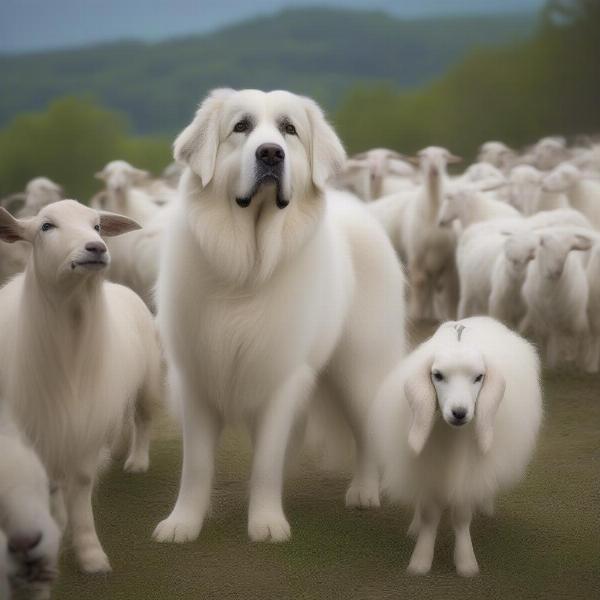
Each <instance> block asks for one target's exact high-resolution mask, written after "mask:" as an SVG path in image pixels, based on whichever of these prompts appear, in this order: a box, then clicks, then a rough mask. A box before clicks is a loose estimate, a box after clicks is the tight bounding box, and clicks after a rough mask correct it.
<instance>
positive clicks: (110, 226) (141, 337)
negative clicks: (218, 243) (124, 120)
mask: <svg viewBox="0 0 600 600" xmlns="http://www.w3.org/2000/svg"><path fill="white" fill-rule="evenodd" d="M45 223H51V224H53V225H54V226H55V227H54V228H51V229H49V230H47V231H43V230H42V225H43V224H45ZM98 225H99V226H100V227H101V232H102V233H101V234H99V233H98V232H97V231H96V230H95V229H94V228H95V226H98ZM135 227H138V226H137V224H136V223H134V222H133V221H131V220H130V219H127V218H125V217H121V216H118V215H112V214H109V213H103V214H102V215H101V216H100V215H99V214H98V213H97V212H96V211H94V210H92V209H90V208H87V207H85V206H83V205H81V204H79V203H77V202H75V201H73V200H65V201H62V202H58V203H54V204H51V205H49V206H47V207H45V208H43V209H42V210H41V211H40V213H39V214H38V215H37V216H36V217H33V218H31V219H29V220H15V219H13V218H12V217H11V216H10V215H9V214H8V213H7V212H6V211H4V209H0V237H3V238H4V239H9V240H11V239H12V240H17V239H23V240H26V241H28V242H29V243H30V244H32V246H33V251H32V254H31V258H30V261H29V263H28V265H27V268H26V270H25V272H24V273H23V274H22V275H19V276H17V277H16V278H15V279H13V280H12V281H11V282H10V283H9V284H7V285H6V287H4V288H3V289H2V290H1V291H0V330H1V331H2V337H1V339H0V385H1V387H2V391H3V393H4V395H5V397H6V400H7V401H8V402H9V403H10V405H11V406H12V407H13V410H14V414H15V419H16V421H17V423H18V425H19V427H20V429H21V430H22V431H23V432H24V434H25V435H26V437H27V438H28V439H29V440H30V441H31V443H32V445H33V446H34V447H35V449H36V450H37V452H38V454H39V456H40V458H41V460H42V462H43V463H44V466H45V467H46V469H47V471H48V474H49V477H50V480H51V481H52V484H53V485H54V486H56V487H57V488H58V490H59V491H58V492H57V506H56V510H57V512H56V513H55V516H56V517H57V519H58V520H59V523H60V524H61V525H65V519H66V518H67V517H68V521H69V524H70V528H71V533H72V539H73V546H74V549H75V553H76V555H77V558H78V560H79V563H80V565H81V567H82V569H83V570H84V571H88V572H98V571H107V570H109V568H110V565H109V562H108V559H107V557H106V555H105V554H104V551H103V550H102V547H101V545H100V542H99V540H98V537H97V535H96V530H95V526H94V518H93V513H92V490H93V486H94V482H95V479H96V474H97V470H98V465H99V462H100V458H101V454H102V451H103V448H104V447H106V446H107V445H108V444H110V443H112V441H113V440H114V438H115V437H118V436H119V432H120V430H121V429H122V428H123V427H127V428H128V427H131V428H132V441H131V446H130V452H129V456H128V459H127V462H126V464H125V468H126V469H127V470H129V471H144V470H146V469H147V468H148V447H149V426H150V417H151V408H152V406H153V404H154V402H155V400H156V397H157V395H158V394H159V386H160V353H159V348H158V341H157V336H156V332H155V328H154V324H153V321H152V317H151V315H150V313H149V311H148V310H147V309H146V307H145V306H144V304H143V302H142V301H141V300H140V299H139V298H138V297H137V296H136V295H135V294H134V293H133V292H132V291H131V290H129V289H127V288H125V287H122V286H119V285H116V284H112V283H105V282H104V281H103V277H102V276H101V274H100V273H101V267H102V265H99V264H90V265H86V264H84V261H86V260H89V259H94V258H96V259H97V258H98V257H96V256H95V255H90V253H89V252H88V251H86V250H85V246H86V245H87V244H88V243H94V244H100V245H103V244H104V242H103V240H102V238H101V235H105V236H111V235H118V234H119V233H123V232H125V231H128V230H131V229H132V228H135ZM63 497H64V500H65V501H66V514H65V512H64V508H65V506H61V505H62V502H61V500H62V498H63Z"/></svg>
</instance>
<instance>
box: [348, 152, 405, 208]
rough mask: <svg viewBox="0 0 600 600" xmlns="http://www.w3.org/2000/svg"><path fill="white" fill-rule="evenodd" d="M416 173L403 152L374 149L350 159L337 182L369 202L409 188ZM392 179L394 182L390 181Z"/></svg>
mask: <svg viewBox="0 0 600 600" xmlns="http://www.w3.org/2000/svg"><path fill="white" fill-rule="evenodd" d="M414 176H415V169H414V168H413V166H412V165H411V164H410V162H408V161H407V160H406V158H405V157H404V156H403V155H402V154H399V153H398V152H395V151H394V150H389V149H387V148H373V149H371V150H368V151H367V152H361V153H360V154H355V155H354V156H352V157H351V158H349V159H348V160H347V161H346V164H345V166H344V169H343V170H342V172H341V173H340V174H338V175H337V177H336V181H337V183H338V184H339V185H341V186H342V187H343V188H347V189H349V190H350V191H351V192H353V193H355V194H356V195H357V196H358V197H359V198H362V199H363V200H365V201H366V202H370V201H371V200H377V199H378V198H381V197H382V196H383V195H386V193H390V192H394V191H399V190H398V187H400V188H403V187H406V186H408V187H410V183H407V182H410V181H411V180H412V179H413V178H414ZM390 178H393V181H391V182H390V181H388V180H389V179H390ZM386 182H387V183H386Z"/></svg>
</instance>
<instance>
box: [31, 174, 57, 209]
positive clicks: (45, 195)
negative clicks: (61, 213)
mask: <svg viewBox="0 0 600 600" xmlns="http://www.w3.org/2000/svg"><path fill="white" fill-rule="evenodd" d="M25 194H26V196H27V199H26V200H25V206H26V207H27V209H28V213H29V214H32V215H35V214H37V213H38V212H39V211H40V210H41V209H42V208H43V207H44V206H46V205H48V204H51V203H52V202H58V201H59V200H61V199H62V197H63V190H62V188H61V187H60V186H59V185H58V184H56V183H54V181H52V180H50V179H48V178H47V177H36V178H35V179H32V180H31V181H30V182H29V183H28V184H27V187H26V188H25Z"/></svg>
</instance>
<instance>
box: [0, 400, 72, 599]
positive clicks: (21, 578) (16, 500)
mask: <svg viewBox="0 0 600 600" xmlns="http://www.w3.org/2000/svg"><path fill="white" fill-rule="evenodd" d="M0 531H2V532H3V535H4V536H5V538H6V540H5V541H6V548H5V550H8V553H7V555H6V556H5V557H4V559H3V558H2V557H0V563H1V562H2V561H3V560H5V561H6V564H5V565H4V571H5V575H7V574H10V576H11V579H12V580H13V581H14V582H15V584H16V585H18V586H26V587H27V588H28V593H29V594H30V596H28V597H35V598H36V599H42V598H49V597H50V585H51V583H52V581H53V580H54V579H55V578H56V575H57V573H58V552H59V547H60V538H61V534H60V530H59V528H58V525H57V524H56V522H55V521H54V519H53V518H52V515H51V514H50V486H49V483H48V477H47V476H46V471H45V470H44V467H43V466H42V464H41V463H40V460H39V458H38V457H37V455H36V454H35V452H34V451H33V450H32V449H31V448H30V447H28V446H27V445H26V443H25V442H24V441H23V439H22V437H21V434H20V433H19V431H18V430H17V428H16V426H15V424H14V423H13V421H12V418H11V417H10V415H9V411H8V408H7V407H6V406H0ZM0 570H2V566H0ZM2 579H3V576H2V574H1V573H0V590H1V586H2V583H1V581H2ZM1 597H2V598H4V596H1Z"/></svg>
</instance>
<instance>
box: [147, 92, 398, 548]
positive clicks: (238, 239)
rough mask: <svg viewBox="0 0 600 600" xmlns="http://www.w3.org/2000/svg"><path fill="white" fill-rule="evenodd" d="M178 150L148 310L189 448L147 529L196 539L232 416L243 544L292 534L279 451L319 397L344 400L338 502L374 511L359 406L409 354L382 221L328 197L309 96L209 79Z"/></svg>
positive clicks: (321, 125)
mask: <svg viewBox="0 0 600 600" xmlns="http://www.w3.org/2000/svg"><path fill="white" fill-rule="evenodd" d="M174 154H175V159H176V160H177V161H179V162H181V163H184V164H185V165H186V166H187V168H186V170H185V172H184V174H183V178H182V181H181V184H180V188H179V198H178V199H177V200H176V204H175V207H174V210H173V213H172V217H171V219H170V222H169V224H168V225H167V231H166V233H165V238H164V250H163V253H162V257H161V260H162V262H161V265H160V275H159V280H158V284H157V301H158V316H157V319H158V325H159V328H160V332H161V334H162V338H163V342H164V347H165V352H166V357H167V362H168V369H169V387H170V393H171V394H172V395H173V396H174V399H176V401H177V402H178V403H179V406H180V408H181V416H182V425H183V455H184V456H183V469H182V475H181V484H180V489H179V496H178V499H177V502H176V504H175V508H174V509H173V511H172V513H171V515H170V516H169V517H168V518H167V519H166V520H164V521H162V522H161V523H160V524H159V525H158V526H157V528H156V530H155V532H154V538H155V539H156V540H158V541H161V542H187V541H190V540H194V539H195V538H196V537H197V536H198V534H199V532H200V530H201V528H202V524H203V521H204V519H205V516H206V514H207V510H208V508H209V502H210V495H211V487H212V480H213V471H214V459H215V447H216V445H217V442H218V438H219V434H220V432H221V429H222V427H223V425H224V423H225V422H230V421H243V422H245V423H246V424H247V425H248V427H249V430H250V433H251V436H252V441H253V446H254V455H253V462H252V475H251V482H250V501H249V504H250V505H249V519H248V533H249V536H250V539H251V540H270V541H282V540H287V539H288V538H289V537H290V526H289V524H288V521H287V519H286V517H285V515H284V511H283V505H282V486H283V474H284V467H285V462H286V453H287V451H288V446H289V442H290V440H291V438H295V437H296V435H295V434H296V433H297V432H298V431H299V430H300V427H299V425H300V424H301V423H302V421H303V416H304V415H305V414H306V411H307V409H308V408H309V406H310V404H311V401H313V402H317V399H318V401H319V402H331V403H332V405H333V406H335V407H336V408H337V409H339V414H340V415H341V416H342V417H343V418H345V419H346V421H347V424H348V425H349V427H350V430H351V431H352V434H353V436H354V439H355V441H356V449H357V456H356V467H355V474H354V477H353V480H352V483H351V485H350V488H349V490H348V492H347V495H346V503H347V504H348V505H349V506H360V507H367V506H377V505H378V504H379V489H378V488H379V485H378V476H377V472H376V469H374V468H373V464H372V460H371V458H370V456H369V454H370V453H369V451H368V447H367V443H366V441H367V412H368V410H369V407H370V404H371V402H372V399H373V398H374V396H375V395H376V393H377V391H378V389H379V387H380V384H381V382H382V380H383V379H384V377H385V376H386V375H387V374H388V373H389V372H390V371H391V369H392V367H393V366H394V365H395V364H396V363H397V361H398V360H399V359H400V358H401V356H402V354H403V352H404V312H405V311H404V303H403V302H404V301H403V298H404V279H403V274H402V270H401V267H400V265H399V263H398V261H397V259H396V255H395V253H394V250H393V249H392V246H391V245H390V242H389V241H388V238H387V236H386V234H385V232H384V231H383V229H382V228H381V227H380V225H379V224H378V223H377V222H376V221H375V220H374V219H373V218H372V217H371V216H370V215H369V213H368V212H367V211H366V210H365V209H364V208H363V207H362V206H360V204H359V203H358V202H354V201H353V200H349V199H347V198H345V199H343V200H342V199H339V198H338V199H336V198H334V197H331V196H330V195H328V194H327V193H326V189H325V186H326V182H327V180H328V179H329V178H330V177H331V176H332V175H333V174H334V173H335V172H336V171H337V170H338V169H339V167H340V166H341V165H342V164H343V162H344V160H345V152H344V149H343V147H342V145H341V143H340V140H339V139H338V137H337V135H336V134H335V132H334V130H333V129H332V127H331V126H330V125H329V124H328V123H327V122H326V120H325V118H324V116H323V113H322V111H321V109H320V108H319V107H318V106H317V104H316V103H315V102H313V101H312V100H310V99H308V98H304V97H300V96H296V95H294V94H291V93H288V92H285V91H274V92H269V93H265V92H261V91H257V90H244V91H234V90H230V89H219V90H215V91H213V92H212V93H211V94H210V95H209V96H208V98H206V100H205V101H204V102H203V103H202V105H201V106H200V108H199V110H198V112H197V113H196V116H195V118H194V120H193V121H192V123H191V124H190V125H189V126H188V127H187V128H186V129H184V131H183V132H182V133H181V134H180V135H179V137H178V138H177V140H176V141H175V145H174ZM334 194H335V193H334ZM317 386H318V389H317ZM317 392H318V393H317Z"/></svg>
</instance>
